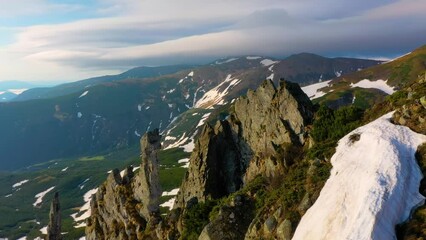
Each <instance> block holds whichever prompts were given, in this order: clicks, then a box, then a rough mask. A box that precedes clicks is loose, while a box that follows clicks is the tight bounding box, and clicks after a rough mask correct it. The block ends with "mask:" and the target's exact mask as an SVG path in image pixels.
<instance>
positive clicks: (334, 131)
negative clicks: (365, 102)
mask: <svg viewBox="0 0 426 240" xmlns="http://www.w3.org/2000/svg"><path fill="white" fill-rule="evenodd" d="M362 116H363V111H362V110H361V109H359V108H357V107H355V106H348V107H341V108H339V109H337V110H332V109H330V108H328V107H327V106H326V105H321V106H320V107H319V109H318V111H317V112H316V118H315V121H314V123H313V128H312V131H311V136H312V138H313V140H314V142H315V145H314V146H313V147H312V148H310V149H309V151H308V156H309V157H310V158H311V159H315V158H320V159H324V158H326V159H329V158H330V157H331V155H333V153H334V150H335V148H336V146H337V141H338V140H339V139H340V138H342V137H343V136H345V135H346V134H347V133H349V132H350V131H352V130H354V129H355V128H357V127H359V126H360V125H361V122H362V121H361V119H362Z"/></svg>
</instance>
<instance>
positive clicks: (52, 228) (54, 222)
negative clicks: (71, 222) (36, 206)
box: [46, 192, 62, 240]
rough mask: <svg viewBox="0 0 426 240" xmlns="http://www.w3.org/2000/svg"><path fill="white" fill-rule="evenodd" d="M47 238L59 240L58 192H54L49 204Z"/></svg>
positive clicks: (59, 209) (59, 214)
mask: <svg viewBox="0 0 426 240" xmlns="http://www.w3.org/2000/svg"><path fill="white" fill-rule="evenodd" d="M46 239H47V240H61V239H62V235H61V206H60V204H59V193H58V192H56V193H55V196H54V197H53V200H52V203H51V205H50V212H49V225H48V226H47V238H46Z"/></svg>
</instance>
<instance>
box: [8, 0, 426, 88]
mask: <svg viewBox="0 0 426 240" xmlns="http://www.w3.org/2000/svg"><path fill="white" fill-rule="evenodd" d="M0 6H1V8H0V81H5V80H24V81H30V82H40V81H75V80H79V79H83V78H87V77H92V76H97V75H104V74H114V73H118V72H120V71H123V70H126V69H129V68H132V67H135V66H142V65H147V66H153V65H168V64H178V63H191V64H194V63H200V64H202V63H206V62H209V61H212V60H214V59H217V58H221V57H226V56H238V55H253V54H256V55H265V56H271V57H276V58H280V57H285V56H288V55H290V54H294V53H299V52H313V53H317V54H322V55H325V56H348V57H385V58H386V57H387V58H392V57H395V56H398V55H400V54H404V53H406V52H408V51H410V50H412V49H414V48H416V47H419V46H421V45H423V44H425V39H426V25H425V24H424V23H425V22H426V14H424V13H425V12H426V0H375V1H371V0H358V1H350V0H323V1H321V2H320V4H319V3H318V1H317V0H304V1H300V0H233V1H229V0H216V1H203V0H179V1H176V0H86V1H71V0H68V1H65V0H62V1H59V0H19V1H10V0H0Z"/></svg>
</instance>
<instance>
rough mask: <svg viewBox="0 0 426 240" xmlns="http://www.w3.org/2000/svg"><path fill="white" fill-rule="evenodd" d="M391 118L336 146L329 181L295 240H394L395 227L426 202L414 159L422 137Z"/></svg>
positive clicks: (425, 139)
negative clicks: (393, 122)
mask: <svg viewBox="0 0 426 240" xmlns="http://www.w3.org/2000/svg"><path fill="white" fill-rule="evenodd" d="M391 116H392V113H389V114H387V115H385V116H383V117H381V118H379V119H377V120H376V121H374V122H372V123H369V124H367V125H365V126H363V127H360V128H358V129H356V130H354V131H353V132H351V133H349V134H348V135H346V136H345V137H344V138H342V139H341V140H340V141H339V145H338V147H337V149H336V153H335V154H334V155H333V157H332V159H331V163H332V164H333V169H332V171H331V175H330V178H329V179H328V181H327V182H326V184H325V186H324V188H323V189H322V191H321V194H320V196H319V198H318V200H317V201H316V202H315V204H314V205H313V206H312V207H311V208H310V209H309V210H308V211H307V213H306V214H305V215H304V216H303V218H302V220H301V221H300V224H299V226H298V227H297V229H296V232H295V235H294V237H293V239H294V240H298V239H301V240H302V239H303V240H305V239H312V240H314V239H327V240H333V239H336V240H340V239H354V240H355V239H356V240H363V239H396V236H395V225H396V224H398V223H401V222H403V221H405V220H406V219H407V218H408V217H409V215H410V211H411V210H412V209H413V208H414V207H416V206H418V205H419V204H420V203H422V202H423V201H424V197H423V196H421V195H420V193H419V185H420V180H421V179H422V174H421V171H420V169H419V166H418V165H417V162H416V159H415V156H414V154H415V151H416V149H417V147H418V146H419V145H420V144H421V143H423V142H425V141H426V136H424V135H420V134H417V133H415V132H413V131H411V130H410V129H408V128H407V127H403V126H397V125H394V124H392V123H390V121H389V119H390V117H391ZM354 134H359V136H360V139H359V140H356V139H355V138H353V137H351V136H355V135H354ZM351 139H352V141H351Z"/></svg>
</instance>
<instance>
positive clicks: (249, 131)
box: [175, 80, 313, 208]
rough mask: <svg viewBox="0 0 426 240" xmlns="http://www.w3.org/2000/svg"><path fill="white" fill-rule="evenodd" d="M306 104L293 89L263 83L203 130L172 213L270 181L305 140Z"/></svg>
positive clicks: (284, 84) (309, 115) (309, 113)
mask: <svg viewBox="0 0 426 240" xmlns="http://www.w3.org/2000/svg"><path fill="white" fill-rule="evenodd" d="M312 117H313V110H312V104H311V102H310V100H309V98H308V97H307V96H306V95H305V93H303V92H302V90H301V89H300V87H299V86H298V85H297V84H294V83H289V82H284V81H282V82H281V83H280V86H279V88H278V89H277V88H276V87H275V86H274V84H273V82H272V81H270V80H266V81H265V82H264V83H263V84H262V85H261V86H260V87H259V88H258V89H257V90H256V91H251V90H250V91H249V92H248V93H247V97H242V98H240V99H238V100H236V102H235V104H234V108H233V112H232V113H231V114H230V116H228V117H227V119H226V120H224V121H219V122H217V123H216V125H215V126H214V127H213V126H208V125H206V126H205V127H204V129H203V131H202V133H201V135H200V137H199V139H198V140H197V141H196V144H195V149H194V152H193V153H192V155H191V158H190V166H189V170H188V172H187V174H186V176H185V179H184V181H183V183H182V186H181V189H180V192H179V194H178V196H177V200H176V204H175V208H184V207H185V206H186V204H187V203H188V202H189V201H192V199H195V200H196V201H197V202H199V201H201V202H202V201H205V200H206V199H209V198H212V199H215V198H220V197H222V196H226V195H228V194H230V193H233V192H235V191H236V190H238V189H240V188H241V187H242V186H243V185H244V183H245V182H249V181H251V180H252V179H254V177H256V176H257V175H263V176H266V177H274V176H277V175H280V174H283V172H284V169H285V168H286V167H288V166H289V165H291V164H292V162H291V161H292V159H293V156H292V154H291V152H292V151H291V149H292V148H293V147H294V146H302V145H303V144H305V142H306V141H307V140H306V136H305V133H306V130H305V126H306V125H307V124H308V123H310V121H311V120H312Z"/></svg>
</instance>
